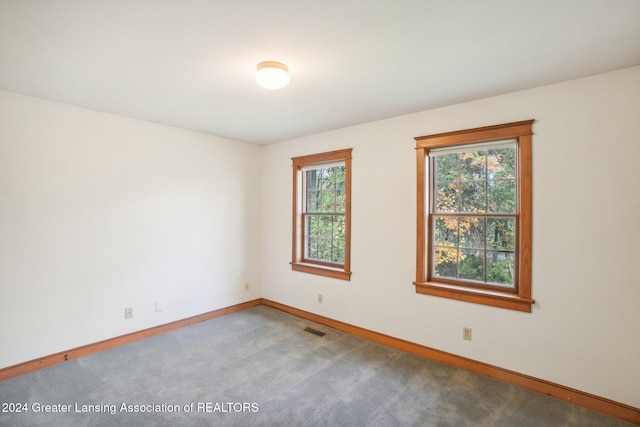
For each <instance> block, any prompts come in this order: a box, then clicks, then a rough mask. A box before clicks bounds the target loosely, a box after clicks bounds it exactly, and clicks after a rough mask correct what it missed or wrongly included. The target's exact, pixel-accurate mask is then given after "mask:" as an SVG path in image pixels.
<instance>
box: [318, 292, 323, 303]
mask: <svg viewBox="0 0 640 427" xmlns="http://www.w3.org/2000/svg"><path fill="white" fill-rule="evenodd" d="M323 302H324V298H323V297H322V294H318V303H320V304H322V303H323Z"/></svg>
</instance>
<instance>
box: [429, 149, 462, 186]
mask: <svg viewBox="0 0 640 427" xmlns="http://www.w3.org/2000/svg"><path fill="white" fill-rule="evenodd" d="M458 157H459V155H458V153H453V154H446V155H443V156H437V157H435V162H434V163H435V172H436V182H438V183H444V182H453V181H458V180H459V176H460V174H459V173H458Z"/></svg>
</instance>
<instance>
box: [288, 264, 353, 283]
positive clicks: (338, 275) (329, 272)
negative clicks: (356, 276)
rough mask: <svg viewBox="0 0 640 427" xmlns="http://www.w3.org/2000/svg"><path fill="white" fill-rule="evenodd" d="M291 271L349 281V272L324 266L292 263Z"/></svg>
mask: <svg viewBox="0 0 640 427" xmlns="http://www.w3.org/2000/svg"><path fill="white" fill-rule="evenodd" d="M291 269H292V270H293V271H300V272H302V273H309V274H317V275H319V276H326V277H333V278H334V279H341V280H351V272H350V271H344V270H343V269H341V268H335V267H328V266H324V265H317V264H310V263H306V262H292V263H291Z"/></svg>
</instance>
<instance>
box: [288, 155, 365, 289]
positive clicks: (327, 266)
mask: <svg viewBox="0 0 640 427" xmlns="http://www.w3.org/2000/svg"><path fill="white" fill-rule="evenodd" d="M351 151H352V149H351V148H347V149H344V150H336V151H329V152H326V153H318V154H310V155H307V156H300V157H293V158H292V159H291V160H292V161H293V215H292V244H291V247H292V249H291V253H292V255H291V269H292V270H293V271H300V272H303V273H310V274H317V275H320V276H326V277H332V278H335V279H342V280H351ZM338 161H339V162H344V165H345V211H344V221H345V233H344V234H345V236H344V264H332V263H326V262H321V261H314V260H308V259H304V257H303V253H304V250H303V245H304V242H303V238H304V230H303V215H304V210H303V203H304V200H303V197H302V192H303V189H302V173H303V172H302V169H303V168H304V167H305V166H316V165H322V164H323V163H332V162H338Z"/></svg>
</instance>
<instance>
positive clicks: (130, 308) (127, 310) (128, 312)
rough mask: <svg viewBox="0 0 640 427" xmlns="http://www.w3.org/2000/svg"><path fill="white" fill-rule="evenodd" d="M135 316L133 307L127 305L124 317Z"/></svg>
mask: <svg viewBox="0 0 640 427" xmlns="http://www.w3.org/2000/svg"><path fill="white" fill-rule="evenodd" d="M132 317H133V307H127V308H125V309H124V318H125V319H131V318H132Z"/></svg>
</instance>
